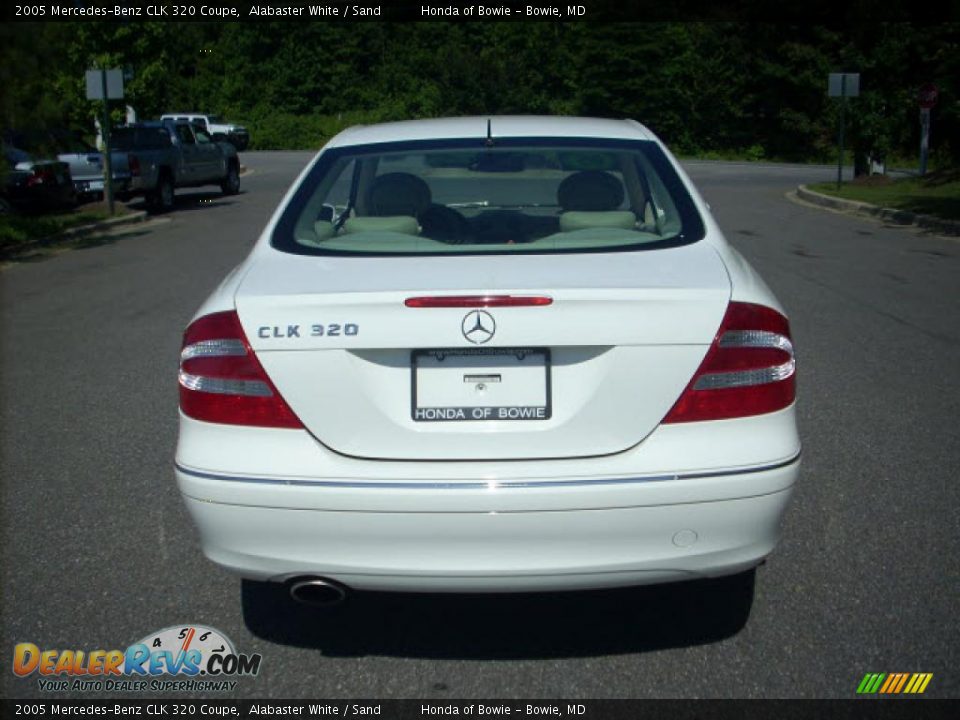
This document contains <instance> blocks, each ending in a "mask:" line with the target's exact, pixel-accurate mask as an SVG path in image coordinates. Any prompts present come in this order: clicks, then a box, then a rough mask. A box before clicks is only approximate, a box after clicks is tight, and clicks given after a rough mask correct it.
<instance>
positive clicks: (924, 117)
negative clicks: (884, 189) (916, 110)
mask: <svg viewBox="0 0 960 720" xmlns="http://www.w3.org/2000/svg"><path fill="white" fill-rule="evenodd" d="M938 95H939V91H938V90H937V86H936V85H934V84H933V83H927V84H926V85H923V86H921V87H920V92H919V94H918V96H917V100H918V101H919V103H920V174H921V175H926V174H927V154H928V153H929V150H930V110H931V109H933V106H934V105H936V104H937V96H938Z"/></svg>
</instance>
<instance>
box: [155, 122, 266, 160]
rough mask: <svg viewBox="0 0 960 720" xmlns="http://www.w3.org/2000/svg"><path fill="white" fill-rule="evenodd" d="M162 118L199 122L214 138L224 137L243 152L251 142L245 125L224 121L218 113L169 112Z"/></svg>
mask: <svg viewBox="0 0 960 720" xmlns="http://www.w3.org/2000/svg"><path fill="white" fill-rule="evenodd" d="M160 120H161V121H163V120H172V121H174V122H188V123H191V124H193V125H197V124H199V125H200V127H202V128H204V129H205V130H206V132H207V134H208V135H209V136H210V137H212V138H217V137H223V138H224V139H225V140H226V141H227V142H229V143H231V144H232V145H233V146H234V147H235V148H236V149H237V150H238V151H240V152H242V151H244V150H246V149H247V146H248V145H249V144H250V132H249V131H248V130H247V129H246V128H245V127H243V125H234V124H233V123H228V122H224V121H223V120H222V119H221V118H220V117H219V116H218V115H205V114H203V113H168V114H166V115H161V116H160Z"/></svg>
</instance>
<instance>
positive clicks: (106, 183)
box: [100, 68, 113, 215]
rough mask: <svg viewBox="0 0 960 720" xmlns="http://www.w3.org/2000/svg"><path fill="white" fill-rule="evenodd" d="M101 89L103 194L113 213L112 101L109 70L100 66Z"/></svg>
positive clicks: (108, 209) (108, 207) (108, 208)
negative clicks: (108, 88) (109, 98)
mask: <svg viewBox="0 0 960 720" xmlns="http://www.w3.org/2000/svg"><path fill="white" fill-rule="evenodd" d="M100 89H101V91H102V92H103V119H102V120H101V121H100V125H101V132H102V133H103V172H104V178H103V194H104V197H106V199H107V212H108V213H110V214H111V215H113V161H112V160H111V158H110V101H109V100H107V70H106V68H100Z"/></svg>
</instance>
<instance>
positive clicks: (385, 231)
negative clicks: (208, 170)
mask: <svg viewBox="0 0 960 720" xmlns="http://www.w3.org/2000/svg"><path fill="white" fill-rule="evenodd" d="M179 385H180V387H179V391H180V436H179V444H178V448H177V456H176V476H177V482H178V484H179V488H180V491H181V493H182V495H183V498H184V501H185V502H186V506H187V508H188V510H189V513H190V515H191V516H192V518H193V520H194V521H195V522H196V525H197V527H198V529H199V533H200V538H201V541H202V545H203V550H204V552H205V554H206V555H207V556H208V557H209V558H210V559H211V560H212V561H214V562H215V563H218V564H219V565H221V566H224V567H226V568H229V569H230V570H233V571H235V572H237V573H239V574H240V575H242V576H243V577H245V578H248V579H251V580H260V581H274V582H279V583H286V584H288V585H289V587H290V588H291V593H292V594H293V595H294V597H297V598H299V599H302V600H307V601H309V600H311V599H313V600H316V601H318V602H319V601H325V600H328V599H331V598H334V599H335V598H339V597H340V595H341V594H342V593H343V592H344V591H345V590H346V589H348V588H356V589H364V590H388V591H431V592H432V591H440V592H461V591H469V592H474V591H479V592H502V591H507V592H509V591H534V590H566V589H585V588H603V587H615V586H627V585H641V584H649V583H661V582H671V581H676V580H684V579H693V578H701V577H715V576H722V575H731V574H736V573H741V572H744V571H747V570H749V569H751V568H753V567H754V566H756V565H757V564H759V563H760V562H762V561H763V559H764V558H765V557H766V556H767V555H768V554H769V553H770V552H771V551H772V550H773V548H774V546H775V544H776V542H777V540H778V537H779V535H780V520H781V517H782V515H783V512H784V509H785V507H786V505H787V502H788V500H789V498H790V495H791V492H792V489H793V486H794V483H795V481H796V479H797V474H798V469H799V456H800V441H799V438H798V435H797V427H796V417H795V361H794V349H793V344H792V341H791V337H790V329H789V325H788V322H787V318H786V317H785V315H784V312H783V309H782V308H781V307H780V305H779V304H778V302H777V300H776V299H775V298H774V296H773V294H772V293H771V292H770V290H769V289H768V288H767V286H766V285H765V284H764V282H763V281H762V280H761V279H760V278H759V277H758V275H757V274H756V273H755V271H754V270H753V269H752V268H751V267H750V265H749V264H748V263H747V262H746V261H745V260H744V259H743V258H742V257H741V256H740V255H739V254H738V253H737V251H736V250H734V249H733V248H732V247H731V246H730V245H728V243H727V242H726V240H725V239H724V237H723V235H722V233H721V231H720V230H719V228H718V227H717V225H716V223H715V221H714V219H713V218H712V217H711V214H710V212H709V209H708V207H707V205H706V204H705V202H704V201H703V199H702V198H701V197H700V196H699V194H698V193H697V191H696V190H695V189H694V187H693V185H692V183H691V182H690V180H689V178H688V177H687V176H686V174H685V173H684V171H683V170H682V169H681V168H680V166H679V165H678V163H677V161H676V160H675V159H674V158H673V156H672V155H671V154H670V153H669V151H668V150H667V149H666V148H665V147H664V145H663V144H662V143H661V141H660V140H659V139H658V138H657V137H655V136H654V135H653V134H652V133H651V132H650V131H649V130H647V129H646V128H645V127H643V126H642V125H640V124H638V123H636V122H633V121H629V120H626V121H620V120H601V119H589V118H562V117H491V118H487V117H475V118H451V119H437V120H423V121H419V120H418V121H410V122H398V123H389V124H383V125H375V126H368V127H356V128H351V129H348V130H346V131H344V132H342V133H340V134H339V135H337V136H336V137H334V138H333V139H332V140H331V141H330V142H329V143H328V144H327V145H326V146H325V147H324V148H323V149H322V150H321V151H320V152H319V154H317V156H316V157H315V158H314V159H313V161H312V162H310V164H309V165H308V166H307V168H306V169H305V170H304V171H303V172H302V174H301V175H300V176H299V177H298V178H297V180H296V181H295V182H294V183H293V185H292V187H291V188H290V190H289V192H288V193H287V195H286V197H285V198H284V199H283V201H282V202H281V203H280V206H279V208H278V209H277V211H276V212H275V213H274V215H273V217H272V218H271V219H270V221H269V223H268V224H267V226H266V229H265V230H264V231H263V234H262V235H261V237H260V239H259V241H258V242H257V243H256V245H255V246H254V248H253V250H252V251H251V252H250V254H249V256H248V257H247V258H246V259H245V260H244V261H243V262H242V263H241V264H240V265H239V266H238V267H237V268H236V269H235V270H234V271H233V272H231V273H230V274H229V275H228V276H227V278H226V279H225V280H224V281H223V283H222V284H221V285H220V286H219V287H218V288H217V289H216V290H215V291H214V292H213V294H212V295H211V296H210V297H209V298H208V299H207V301H206V302H205V303H204V304H203V306H202V307H201V308H200V310H199V311H198V312H197V314H196V316H195V317H194V319H193V320H192V322H191V323H190V325H189V327H188V328H187V329H186V332H185V334H184V339H183V349H182V352H181V355H180V372H179Z"/></svg>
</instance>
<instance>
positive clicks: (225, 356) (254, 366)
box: [180, 311, 303, 428]
mask: <svg viewBox="0 0 960 720" xmlns="http://www.w3.org/2000/svg"><path fill="white" fill-rule="evenodd" d="M180 409H181V410H182V411H183V412H184V414H185V415H189V416H190V417H192V418H195V419H197V420H205V421H206V422H212V423H225V424H228V425H256V426H260V427H275V428H302V427H303V423H301V422H300V419H299V418H298V417H297V416H296V415H294V414H293V411H292V410H291V409H290V407H289V406H288V405H287V403H286V402H285V401H284V399H283V398H282V397H281V396H280V393H278V392H277V389H276V388H275V387H274V386H273V383H272V382H270V379H269V378H268V377H267V374H266V372H264V370H263V367H262V366H261V365H260V362H259V361H258V360H257V356H256V355H255V354H254V352H253V350H252V349H251V347H250V343H248V342H247V338H246V336H245V335H244V334H243V328H242V327H241V326H240V319H239V318H238V317H237V314H236V313H235V312H232V311H231V312H219V313H213V314H212V315H205V316H204V317H202V318H199V319H197V320H196V321H195V322H193V323H192V324H191V325H190V327H188V328H187V331H186V332H185V333H184V334H183V348H182V350H181V351H180Z"/></svg>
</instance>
